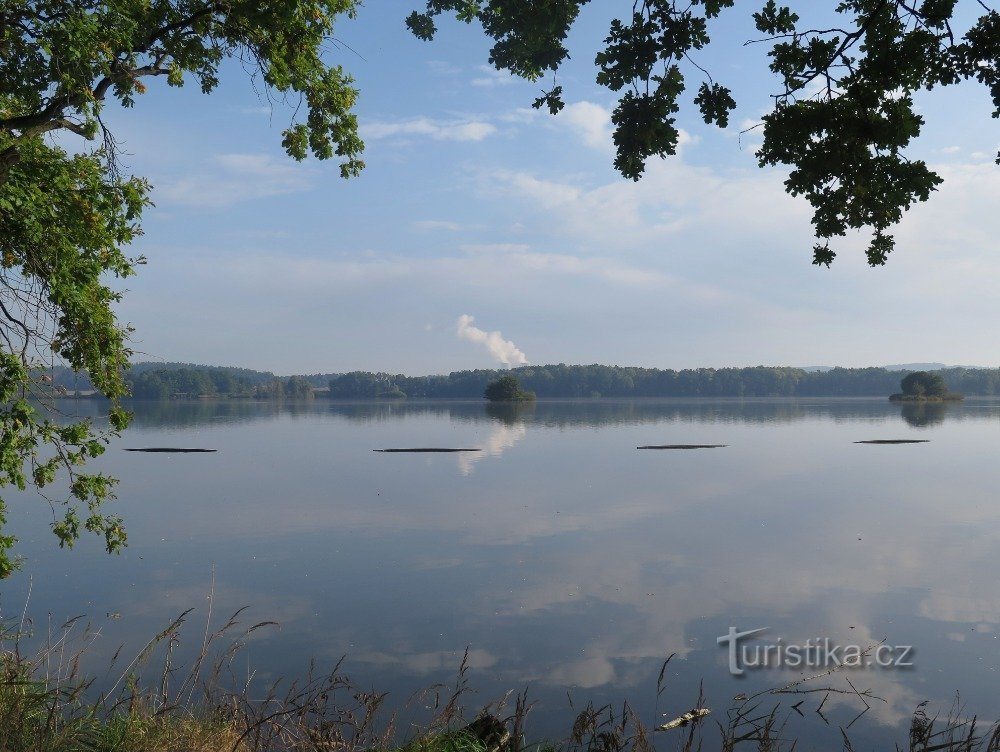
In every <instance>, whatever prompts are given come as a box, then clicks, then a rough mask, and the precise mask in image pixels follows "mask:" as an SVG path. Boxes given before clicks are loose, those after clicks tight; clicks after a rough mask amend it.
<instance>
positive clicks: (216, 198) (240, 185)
mask: <svg viewBox="0 0 1000 752" xmlns="http://www.w3.org/2000/svg"><path fill="white" fill-rule="evenodd" d="M210 164H211V166H212V169H211V170H208V171H205V172H198V173H196V174H194V175H189V176H186V177H183V178H179V179H177V180H173V181H167V182H165V183H164V184H163V185H162V187H159V188H158V189H157V191H156V199H157V201H162V202H164V203H168V204H180V205H185V206H207V207H212V208H218V207H220V206H231V205H233V204H236V203H239V202H241V201H250V200H254V199H261V198H267V197H269V196H279V195H282V194H286V193H294V192H295V191H301V190H305V189H306V188H308V187H309V186H310V183H311V181H310V170H309V168H306V167H302V166H300V165H297V164H295V163H294V162H291V161H289V160H287V159H276V158H274V157H272V156H270V155H267V154H218V155H216V156H214V157H213V158H212V159H211V160H210Z"/></svg>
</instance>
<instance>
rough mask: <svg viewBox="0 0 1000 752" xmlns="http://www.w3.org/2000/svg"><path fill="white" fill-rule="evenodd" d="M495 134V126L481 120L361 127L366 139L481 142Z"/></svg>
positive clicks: (420, 119) (421, 119) (421, 120)
mask: <svg viewBox="0 0 1000 752" xmlns="http://www.w3.org/2000/svg"><path fill="white" fill-rule="evenodd" d="M496 132H497V129H496V126H495V125H493V124H492V123H488V122H486V121H483V120H431V119H430V118H426V117H418V118H410V119H408V120H398V121H396V122H390V121H384V120H383V121H373V122H370V123H367V124H365V125H364V126H362V129H361V133H362V136H363V137H364V138H367V139H372V140H374V139H380V138H392V137H399V136H424V137H426V138H432V139H435V140H437V141H482V140H483V139H484V138H487V137H489V136H492V135H493V134H494V133H496Z"/></svg>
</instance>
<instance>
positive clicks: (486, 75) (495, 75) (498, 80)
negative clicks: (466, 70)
mask: <svg viewBox="0 0 1000 752" xmlns="http://www.w3.org/2000/svg"><path fill="white" fill-rule="evenodd" d="M479 71H480V73H482V74H483V75H481V76H479V77H477V78H474V79H472V82H471V83H472V85H473V86H480V87H487V88H490V87H494V86H509V85H510V84H512V83H514V82H515V81H516V80H517V79H516V78H515V77H514V76H512V75H511V74H510V73H508V72H507V71H498V70H497V69H496V68H491V67H490V66H488V65H480V66H479Z"/></svg>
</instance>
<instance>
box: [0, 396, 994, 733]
mask: <svg viewBox="0 0 1000 752" xmlns="http://www.w3.org/2000/svg"><path fill="white" fill-rule="evenodd" d="M74 407H75V406H74ZM78 409H79V410H80V411H81V412H87V411H88V410H90V411H92V410H94V409H96V408H95V407H93V406H88V405H87V404H86V403H79V406H78ZM134 409H135V413H136V419H135V423H134V427H133V428H131V429H130V430H129V431H128V432H127V433H126V435H125V436H124V437H123V438H121V439H119V440H116V442H115V443H114V444H113V446H112V448H111V450H110V451H109V452H108V453H107V454H106V455H105V456H104V457H102V458H101V459H100V460H99V462H98V463H97V464H99V466H100V467H101V468H102V469H104V470H106V471H108V472H110V473H112V474H114V475H116V476H117V477H119V478H121V486H120V489H119V501H118V502H116V503H115V507H116V511H118V512H120V513H121V514H122V515H123V516H124V517H125V519H126V521H127V525H128V530H129V536H130V537H129V540H130V546H129V548H128V550H127V551H126V552H125V553H124V554H123V555H121V556H117V557H115V556H111V557H109V556H107V555H105V554H104V553H103V552H102V551H101V550H100V547H99V545H97V542H96V541H91V540H87V541H84V542H83V543H82V544H80V545H79V546H78V547H77V550H75V551H72V552H65V551H59V550H58V549H57V548H56V546H55V543H54V538H53V536H52V535H51V533H50V532H49V531H48V527H47V526H48V523H49V522H50V521H51V517H50V516H47V514H48V512H47V507H46V506H45V505H44V504H43V503H40V502H38V501H37V500H34V499H31V498H30V497H25V498H17V499H14V500H13V502H12V504H11V507H12V512H11V524H12V526H13V527H14V529H15V532H16V533H17V534H18V535H19V536H21V538H22V544H21V553H23V554H25V555H26V556H27V561H26V564H25V567H24V570H23V572H22V573H21V574H20V575H18V576H17V577H15V578H14V579H13V580H12V581H9V582H5V583H3V585H2V591H0V609H2V614H3V616H5V617H7V618H10V617H12V616H17V617H19V615H20V613H21V611H22V609H24V608H25V605H26V604H27V611H28V613H29V614H31V615H32V616H33V619H34V623H35V625H36V627H41V626H44V624H45V622H46V620H47V619H48V618H49V617H48V614H51V618H52V620H53V621H54V622H61V620H63V619H65V618H67V617H70V616H74V615H77V614H87V615H88V618H89V620H90V621H91V623H92V624H93V625H94V626H95V627H99V628H100V630H101V633H102V636H101V637H100V639H99V640H98V643H97V645H96V646H95V648H94V653H93V657H92V660H94V661H96V662H98V663H99V662H100V660H104V659H105V658H106V657H107V656H110V655H111V653H113V652H114V650H115V649H116V648H117V647H118V646H119V645H120V644H122V643H124V644H125V645H126V646H127V649H128V650H132V651H133V652H137V651H138V649H139V648H141V646H142V645H143V644H144V643H145V641H146V640H148V639H149V638H150V637H151V636H152V635H154V634H155V633H156V632H158V631H159V630H160V629H162V628H163V626H165V624H167V623H168V622H169V620H170V619H171V618H172V617H174V616H176V615H177V614H179V613H180V612H181V611H183V610H184V609H187V608H190V607H195V608H196V611H195V612H194V613H193V614H192V617H191V618H192V624H191V626H190V628H189V629H188V631H187V632H185V633H182V642H181V650H182V651H183V650H185V649H194V648H197V646H198V645H199V644H200V641H201V631H202V628H203V625H204V621H203V620H204V618H205V617H206V615H207V604H208V596H209V594H210V593H211V592H212V588H213V581H214V617H213V618H214V619H216V620H219V619H221V618H224V616H226V615H228V612H231V611H233V610H235V609H236V608H239V607H240V606H244V605H248V606H250V607H251V608H250V611H249V614H248V615H247V616H246V617H245V618H244V623H246V624H249V623H252V622H254V621H260V620H264V619H273V620H275V621H278V622H280V625H281V626H280V628H279V629H277V630H268V631H262V632H259V633H257V634H256V635H255V636H254V638H253V639H251V641H250V642H249V645H248V647H247V649H246V651H245V653H244V654H243V656H242V657H241V659H240V660H241V661H242V662H243V663H245V664H246V669H247V670H248V671H252V672H254V677H255V678H254V682H257V683H264V682H267V681H268V680H270V679H273V678H275V677H277V676H281V675H286V676H288V675H295V674H298V673H301V672H303V671H304V670H305V668H306V666H307V664H308V662H309V660H310V659H311V658H316V659H317V660H318V661H319V662H320V663H321V664H323V663H326V664H330V665H332V663H333V662H334V661H335V660H336V659H338V658H340V657H341V656H343V655H346V656H347V660H346V663H345V667H346V671H347V673H349V674H350V675H351V677H352V678H353V679H355V680H356V681H358V682H359V683H361V684H362V685H366V686H371V687H373V688H377V689H381V690H389V691H390V692H391V693H392V694H391V697H393V698H395V700H396V701H397V702H398V703H399V704H400V705H402V704H403V703H404V701H405V700H406V698H408V697H409V696H410V693H411V692H412V691H414V690H416V689H420V688H424V687H427V686H429V685H431V684H432V683H434V682H437V681H448V680H451V679H453V677H454V675H455V670H456V669H457V667H458V664H459V661H460V659H461V656H462V653H463V651H464V650H465V648H466V647H468V648H469V663H470V666H471V671H470V674H469V681H470V684H471V685H472V686H473V687H475V688H476V689H477V690H478V694H477V695H475V696H474V697H473V698H471V700H470V701H471V703H472V704H477V703H479V704H483V703H485V702H487V701H489V700H490V699H492V698H494V697H496V696H498V695H500V694H502V693H503V692H504V691H505V690H507V689H522V688H524V687H525V686H528V687H530V689H529V696H530V697H533V698H534V699H536V700H537V701H538V705H537V706H536V708H535V710H534V711H533V717H532V725H531V726H530V730H532V731H533V732H534V733H535V734H537V735H546V734H553V735H561V734H562V733H563V732H565V731H566V730H567V728H568V725H569V721H570V719H571V717H572V711H571V710H570V707H569V701H568V700H567V691H568V692H569V693H570V696H571V697H572V699H573V701H574V703H585V702H586V701H589V700H593V701H594V702H595V703H600V704H602V703H604V702H615V703H618V702H620V701H621V700H623V699H625V698H628V699H629V701H630V702H632V703H633V704H634V705H635V706H636V707H637V708H638V709H639V710H640V711H641V712H642V713H643V715H644V716H645V717H646V719H647V720H648V721H649V722H657V721H659V722H662V720H663V719H662V718H658V714H662V713H666V714H668V715H669V716H670V717H673V716H674V715H677V714H679V713H680V712H682V711H684V710H687V709H688V708H689V707H691V706H692V705H693V704H694V700H695V698H696V696H697V692H698V685H699V682H701V681H704V691H705V694H706V696H707V705H708V706H709V707H712V708H713V709H714V710H715V712H716V713H717V714H719V715H720V716H721V717H724V715H725V713H724V711H725V709H726V708H727V707H728V706H729V704H730V701H731V699H732V698H733V696H734V695H737V694H738V693H753V692H755V691H758V690H760V689H764V688H766V687H774V686H780V685H782V684H785V683H787V682H788V681H791V680H794V679H795V678H797V677H799V676H801V675H802V674H801V673H800V672H799V671H796V670H784V671H782V670H775V669H758V670H748V671H747V674H746V675H745V676H744V677H742V678H736V677H733V676H730V674H729V672H728V670H727V655H726V650H725V648H723V647H720V646H719V645H717V642H716V638H717V637H719V636H720V635H724V634H726V632H727V630H728V629H729V627H730V626H735V627H738V628H740V629H751V628H756V627H769V631H768V632H767V633H766V635H765V638H766V639H769V640H770V641H772V642H773V641H776V640H777V639H778V638H781V639H782V641H783V642H785V643H786V644H787V643H797V644H801V643H804V642H805V641H806V640H807V639H809V638H814V639H815V638H819V637H828V638H830V640H831V641H832V642H834V643H839V644H842V645H847V644H859V645H868V644H870V643H872V642H874V641H877V640H880V639H882V638H885V639H886V640H887V642H888V644H890V645H912V646H914V647H915V651H914V654H913V656H912V660H913V663H914V665H913V667H912V668H909V669H906V670H899V669H895V670H892V669H890V670H886V669H881V670H876V669H865V670H854V671H852V672H838V673H837V674H835V675H834V676H832V677H829V678H827V679H824V680H823V681H822V682H815V683H814V684H812V685H810V686H834V687H839V688H844V689H846V688H847V684H846V680H847V679H850V681H851V682H852V683H853V684H854V685H855V686H857V687H858V689H871V691H872V692H873V693H874V694H875V695H877V696H878V697H880V698H883V700H884V701H870V704H871V705H872V710H871V711H870V712H869V713H868V714H866V715H865V716H864V717H863V718H862V719H861V720H860V721H858V722H857V723H856V724H855V725H854V726H853V727H852V729H851V733H852V738H853V739H854V740H855V742H856V744H859V745H862V747H863V745H864V744H868V745H869V746H875V745H878V746H884V745H886V744H887V743H888V742H889V741H899V742H900V743H902V742H903V741H904V740H905V738H904V736H903V735H902V734H900V733H899V729H900V728H904V727H905V724H906V723H907V721H908V718H909V716H910V714H911V713H912V711H913V710H914V708H915V707H916V706H917V704H918V703H920V702H921V701H923V700H930V702H931V706H932V708H934V709H936V710H939V711H942V712H944V711H947V709H948V707H949V706H950V705H951V703H952V701H953V699H954V695H955V692H956V691H960V692H961V696H962V701H963V702H964V703H965V705H966V709H967V712H968V713H969V714H974V713H975V714H979V716H980V717H981V718H994V717H996V715H997V713H998V712H1000V710H998V707H997V706H998V702H1000V701H998V700H997V697H998V693H997V688H998V686H1000V682H998V678H1000V677H998V674H997V669H998V665H1000V640H998V635H1000V578H998V577H997V573H998V565H1000V504H998V500H997V492H998V488H1000V454H998V450H1000V403H996V402H988V401H975V400H970V401H968V402H966V403H964V404H961V405H950V406H947V407H945V408H942V407H940V406H939V407H938V408H937V409H927V410H924V409H921V408H919V407H918V408H908V407H901V406H899V405H893V404H890V403H888V402H886V401H881V400H815V399H814V400H801V401H785V400H762V401H746V402H741V401H685V400H673V401H621V402H618V401H601V400H597V401H586V402H540V403H538V404H537V405H534V406H527V407H525V408H524V409H491V408H490V407H488V406H485V405H483V404H480V403H463V402H422V403H398V404H395V403H394V404H386V403H356V404H332V405H331V404H330V403H328V402H326V401H317V402H315V403H309V404H302V405H283V406H275V405H270V404H249V403H243V402H200V403H191V404H186V403H169V404H137V405H135V407H134ZM886 438H888V439H911V438H918V439H929V440H930V443H926V444H913V445H901V446H871V445H860V444H854V443H852V442H854V441H858V440H866V439H886ZM671 443H690V444H727V445H728V447H726V448H722V449H711V450H692V451H637V450H636V447H637V446H639V445H645V444H671ZM143 446H189V447H190V446H197V447H211V448H215V449H218V450H219V451H218V452H217V453H215V454H192V455H168V454H138V453H127V452H124V451H122V449H123V448H124V447H143ZM407 446H454V447H465V446H471V447H481V448H483V451H482V452H479V453H476V454H459V455H455V454H452V455H448V454H381V453H374V452H372V449H376V448H385V447H407ZM29 585H30V589H31V593H30V598H29V596H28V589H29ZM109 614H113V615H118V614H120V618H110V617H109ZM671 653H675V654H676V657H675V658H674V660H673V661H671V663H670V665H669V667H668V671H667V676H666V684H667V690H666V692H665V693H664V694H663V696H662V697H661V698H660V701H659V707H654V700H655V699H656V692H655V685H656V679H657V674H658V672H659V669H660V666H661V664H662V662H663V660H664V658H665V657H666V656H667V655H669V654H671ZM151 670H152V669H151ZM779 699H782V698H774V700H773V701H777V700H779ZM799 699H805V703H804V704H803V705H802V706H800V709H801V710H803V711H806V712H805V717H804V718H799V717H798V715H797V714H795V713H793V712H791V711H788V710H787V707H788V705H790V704H791V702H789V701H787V700H786V701H785V702H784V703H783V708H785V709H784V710H782V714H783V715H782V717H785V715H784V714H785V713H788V714H789V716H788V717H789V726H788V728H787V731H786V735H787V736H798V737H800V739H803V741H804V742H805V743H804V744H803V745H802V746H800V748H803V749H809V748H829V747H836V746H838V745H839V744H840V735H839V731H838V730H837V726H838V725H844V724H846V723H849V722H850V721H851V719H852V718H854V717H855V716H856V715H857V714H858V712H859V711H860V710H863V709H864V706H863V705H862V704H861V703H860V701H859V700H858V698H857V697H851V696H848V695H836V694H835V695H831V696H830V698H829V699H828V700H827V702H826V705H825V706H824V713H825V715H826V716H827V718H828V719H829V722H830V725H829V726H826V725H824V724H823V723H822V721H821V720H819V716H817V715H816V714H815V713H814V712H813V711H814V709H815V707H816V706H818V705H819V702H820V700H821V699H822V695H821V694H819V693H817V694H813V695H806V696H803V697H796V698H793V699H792V702H794V701H798V700H799ZM767 702H772V700H768V701H767ZM663 742H664V745H665V746H666V747H669V746H671V742H672V739H666V738H665V739H664V740H663Z"/></svg>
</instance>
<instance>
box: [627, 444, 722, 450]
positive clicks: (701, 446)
mask: <svg viewBox="0 0 1000 752" xmlns="http://www.w3.org/2000/svg"><path fill="white" fill-rule="evenodd" d="M727 446H729V444H650V445H649V446H640V447H636V449H722V448H723V447H727Z"/></svg>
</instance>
